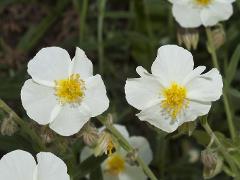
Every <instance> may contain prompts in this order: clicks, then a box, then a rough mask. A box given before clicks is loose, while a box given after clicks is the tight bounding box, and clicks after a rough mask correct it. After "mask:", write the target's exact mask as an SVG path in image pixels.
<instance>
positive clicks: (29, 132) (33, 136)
mask: <svg viewBox="0 0 240 180" xmlns="http://www.w3.org/2000/svg"><path fill="white" fill-rule="evenodd" d="M0 109H2V110H3V111H5V112H6V113H8V114H11V115H12V118H13V120H14V121H15V122H16V123H17V124H18V125H19V126H20V127H21V129H22V130H23V131H24V132H25V133H26V134H27V135H28V136H29V137H30V138H31V139H32V140H33V142H35V143H36V144H37V145H38V149H36V151H42V150H44V149H46V147H45V145H44V144H43V143H42V142H41V139H40V138H39V137H38V136H37V134H36V133H35V132H34V131H33V130H32V129H30V128H29V126H28V124H27V123H26V122H25V121H24V120H22V119H21V118H20V117H19V116H18V115H17V114H16V113H15V112H14V111H13V110H12V109H11V108H10V107H9V106H8V105H7V104H6V103H5V102H4V101H3V100H2V99H0Z"/></svg>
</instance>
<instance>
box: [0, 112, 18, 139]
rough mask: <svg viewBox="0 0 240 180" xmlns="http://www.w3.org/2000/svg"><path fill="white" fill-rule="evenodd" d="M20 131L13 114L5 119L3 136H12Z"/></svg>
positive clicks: (2, 128)
mask: <svg viewBox="0 0 240 180" xmlns="http://www.w3.org/2000/svg"><path fill="white" fill-rule="evenodd" d="M17 130H18V125H17V124H16V123H15V122H14V120H13V118H12V114H10V115H9V117H6V118H4V119H3V121H2V124H1V134H2V135H3V136H12V135H13V134H14V133H15V132H16V131H17Z"/></svg>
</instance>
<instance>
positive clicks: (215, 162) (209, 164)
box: [201, 149, 223, 179]
mask: <svg viewBox="0 0 240 180" xmlns="http://www.w3.org/2000/svg"><path fill="white" fill-rule="evenodd" d="M201 160H202V163H203V165H204V167H203V177H204V178H205V179H209V178H212V177H214V176H216V175H217V174H218V173H220V172H221V170H222V165H223V159H222V158H221V157H220V156H219V154H218V153H217V152H213V151H212V150H208V149H206V150H204V151H202V152H201Z"/></svg>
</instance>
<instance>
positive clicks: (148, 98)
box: [125, 77, 162, 110]
mask: <svg viewBox="0 0 240 180" xmlns="http://www.w3.org/2000/svg"><path fill="white" fill-rule="evenodd" d="M161 89H162V86H161V84H160V83H159V81H158V80H157V79H156V78H150V77H141V78H132V79H128V80H127V81H126V84H125V94H126V99H127V102H128V103H129V104H130V105H131V106H133V107H135V108H137V109H139V110H141V109H144V108H145V107H147V106H149V104H150V103H151V102H152V101H155V100H156V99H158V98H159V96H160V92H161Z"/></svg>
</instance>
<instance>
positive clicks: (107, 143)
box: [94, 131, 117, 156]
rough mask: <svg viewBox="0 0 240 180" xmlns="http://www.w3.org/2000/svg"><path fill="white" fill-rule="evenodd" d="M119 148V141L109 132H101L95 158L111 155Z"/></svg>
mask: <svg viewBox="0 0 240 180" xmlns="http://www.w3.org/2000/svg"><path fill="white" fill-rule="evenodd" d="M116 147H117V140H116V139H115V138H114V137H113V136H112V135H111V134H110V133H108V132H106V131H103V132H101V134H100V136H99V139H98V141H97V144H96V147H95V149H94V155H95V156H101V155H102V154H103V153H105V154H107V155H109V156H110V155H111V154H112V153H113V152H114V151H115V150H116Z"/></svg>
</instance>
